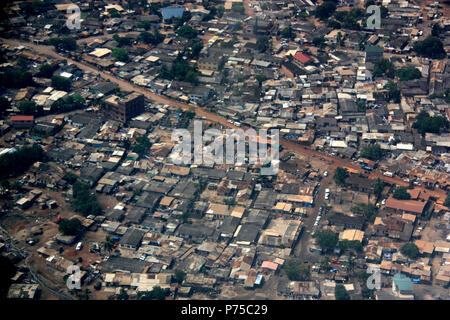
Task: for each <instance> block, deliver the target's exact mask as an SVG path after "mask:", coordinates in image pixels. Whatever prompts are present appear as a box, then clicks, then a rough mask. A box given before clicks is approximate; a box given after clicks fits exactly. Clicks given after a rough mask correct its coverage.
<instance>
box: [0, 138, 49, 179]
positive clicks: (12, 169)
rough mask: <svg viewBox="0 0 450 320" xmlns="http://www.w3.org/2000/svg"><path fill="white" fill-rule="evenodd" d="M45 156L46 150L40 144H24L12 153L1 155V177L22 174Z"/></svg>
mask: <svg viewBox="0 0 450 320" xmlns="http://www.w3.org/2000/svg"><path fill="white" fill-rule="evenodd" d="M43 158H44V151H43V150H42V148H41V147H40V146H39V145H38V144H33V145H31V146H24V147H22V148H20V149H19V150H17V151H16V152H12V153H5V154H3V155H1V156H0V179H3V178H8V177H11V176H16V175H18V174H22V173H23V172H24V171H25V170H26V169H28V167H29V166H31V165H32V164H33V163H35V162H36V161H41V160H42V159H43Z"/></svg>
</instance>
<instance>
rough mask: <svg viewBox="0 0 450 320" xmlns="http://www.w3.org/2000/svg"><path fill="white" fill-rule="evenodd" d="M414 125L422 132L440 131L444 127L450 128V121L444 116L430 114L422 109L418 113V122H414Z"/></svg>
mask: <svg viewBox="0 0 450 320" xmlns="http://www.w3.org/2000/svg"><path fill="white" fill-rule="evenodd" d="M412 127H413V128H414V129H417V131H419V133H421V134H425V133H427V132H430V133H439V132H440V131H441V130H442V129H448V127H449V122H448V120H447V119H446V118H445V117H443V116H439V115H437V116H430V115H429V113H428V112H426V111H424V110H422V111H420V113H419V114H418V115H417V117H416V122H414V123H413V125H412Z"/></svg>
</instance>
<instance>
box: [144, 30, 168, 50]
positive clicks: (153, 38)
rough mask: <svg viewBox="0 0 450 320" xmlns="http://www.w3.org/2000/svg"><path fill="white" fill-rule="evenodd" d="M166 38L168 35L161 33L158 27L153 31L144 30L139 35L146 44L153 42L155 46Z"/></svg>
mask: <svg viewBox="0 0 450 320" xmlns="http://www.w3.org/2000/svg"><path fill="white" fill-rule="evenodd" d="M165 38H166V37H165V36H164V35H163V34H161V33H159V31H158V30H157V29H155V30H153V33H150V32H146V31H144V32H141V34H140V35H139V39H140V40H141V41H142V42H144V43H146V44H151V45H154V46H156V45H158V44H160V43H161V42H163V41H164V39H165Z"/></svg>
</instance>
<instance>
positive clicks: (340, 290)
mask: <svg viewBox="0 0 450 320" xmlns="http://www.w3.org/2000/svg"><path fill="white" fill-rule="evenodd" d="M334 296H335V298H336V300H350V295H349V293H348V292H347V290H346V289H345V287H344V285H342V284H336V287H334Z"/></svg>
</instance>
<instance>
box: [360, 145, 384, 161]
mask: <svg viewBox="0 0 450 320" xmlns="http://www.w3.org/2000/svg"><path fill="white" fill-rule="evenodd" d="M361 157H363V158H367V159H370V160H380V159H381V158H382V157H383V150H381V147H380V145H379V144H374V145H371V146H366V147H364V148H363V149H362V150H361Z"/></svg>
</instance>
